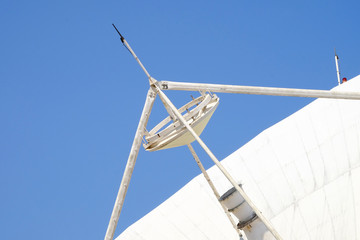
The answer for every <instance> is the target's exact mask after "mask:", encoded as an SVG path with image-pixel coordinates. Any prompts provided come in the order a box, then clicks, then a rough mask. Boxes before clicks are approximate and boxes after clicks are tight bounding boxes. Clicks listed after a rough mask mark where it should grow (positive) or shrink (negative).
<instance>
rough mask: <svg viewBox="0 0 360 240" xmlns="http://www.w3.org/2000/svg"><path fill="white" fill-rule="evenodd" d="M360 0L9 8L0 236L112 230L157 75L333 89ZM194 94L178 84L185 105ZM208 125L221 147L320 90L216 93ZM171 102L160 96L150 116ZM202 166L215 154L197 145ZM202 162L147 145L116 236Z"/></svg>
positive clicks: (1, 91) (2, 51)
mask: <svg viewBox="0 0 360 240" xmlns="http://www.w3.org/2000/svg"><path fill="white" fill-rule="evenodd" d="M359 10H360V2H359V1H355V0H354V1H297V2H296V3H295V2H294V1H250V2H249V1H241V0H236V1H176V2H175V1H22V0H20V1H14V0H3V1H2V3H1V8H0V29H1V38H0V43H1V44H0V114H1V115H0V116H1V117H0V196H1V197H0V208H1V209H0V232H1V239H54V240H55V239H102V238H103V237H104V234H105V231H106V228H107V224H108V221H109V218H110V214H111V211H112V208H113V203H114V201H115V197H116V194H117V190H118V187H119V184H120V180H121V177H122V173H123V170H124V167H125V163H126V160H127V157H128V154H129V150H130V146H131V144H132V139H133V136H134V133H135V130H136V126H137V123H138V119H139V117H140V113H141V110H142V106H143V104H144V100H145V95H146V92H147V89H148V85H147V84H148V82H147V79H146V76H145V75H144V73H143V72H142V71H141V69H140V68H139V67H138V66H137V64H136V62H135V60H134V59H133V58H132V57H131V56H130V54H129V53H128V51H127V50H126V49H125V48H124V47H123V46H122V44H121V42H120V40H119V37H118V35H117V33H116V32H115V31H114V29H113V27H112V25H111V24H112V23H115V24H116V25H117V27H118V29H119V30H120V31H121V32H122V34H123V35H124V36H125V38H126V39H127V40H128V42H129V43H130V45H131V46H132V47H133V49H134V50H135V52H136V53H137V55H138V56H139V57H140V58H141V60H142V62H143V63H144V65H145V66H146V67H147V69H148V71H149V72H150V74H151V75H152V76H153V77H154V78H156V79H157V80H172V81H188V82H209V83H224V84H241V85H256V86H276V87H294V88H311V89H330V88H332V87H334V86H336V84H337V79H336V73H335V64H334V47H336V49H337V52H338V54H339V56H340V66H341V70H342V74H343V76H346V77H348V78H352V77H354V76H356V75H358V74H360V45H359V43H360V31H359V23H360V15H359ZM190 94H192V95H194V96H195V95H196V93H184V92H181V93H176V92H171V93H170V92H169V97H170V99H172V100H173V101H174V103H175V104H176V105H177V106H179V107H180V106H181V105H182V104H184V103H186V102H187V101H189V100H190ZM218 95H219V96H220V98H221V103H220V105H219V107H218V110H217V111H216V112H215V114H214V116H213V118H212V120H211V121H210V123H209V125H208V127H207V128H206V129H205V131H204V133H203V134H202V138H203V140H204V141H205V143H207V145H208V146H209V147H210V148H211V149H212V150H213V152H214V154H215V155H216V156H217V157H218V158H219V159H222V158H224V157H226V156H227V155H229V154H230V153H232V152H233V151H234V150H236V149H237V148H239V147H240V146H242V145H243V144H245V143H246V142H247V141H249V140H250V139H252V138H253V137H255V136H256V135H257V134H259V133H260V132H261V131H263V130H264V129H266V128H267V127H269V126H271V125H272V124H274V123H276V122H278V121H279V120H281V119H283V118H284V117H286V116H288V115H289V114H291V113H293V112H294V111H296V110H298V109H300V108H301V107H302V106H304V105H306V104H307V103H309V102H310V101H311V100H310V99H297V98H286V97H257V96H243V95H226V94H218ZM165 116H166V112H165V110H164V109H163V107H162V105H161V103H160V101H159V100H158V101H157V102H156V103H155V106H154V111H153V113H152V115H151V118H150V121H149V125H150V127H152V126H154V125H155V124H156V123H157V122H159V121H160V120H161V119H162V118H163V117H165ZM194 147H195V149H196V150H197V152H198V153H199V155H200V157H201V159H202V160H203V162H204V164H205V166H206V167H207V168H208V167H210V166H212V165H213V164H212V163H211V162H210V160H209V158H208V157H207V156H206V155H204V154H203V152H202V150H201V149H200V147H199V146H198V145H197V144H194ZM199 173H200V170H199V169H198V168H197V165H196V163H195V162H194V161H193V159H192V158H191V155H190V153H189V151H188V149H187V148H185V147H182V148H177V149H170V150H164V151H159V152H155V153H149V152H145V151H144V149H143V148H142V149H141V151H140V153H139V157H138V161H137V165H136V167H135V171H134V175H133V179H132V181H131V184H130V187H129V191H128V195H127V198H126V201H125V205H124V209H123V212H122V214H121V216H120V221H119V225H118V228H117V231H116V236H117V235H118V234H119V233H120V232H122V231H123V230H124V229H125V228H126V227H127V226H129V225H131V224H132V223H133V222H135V221H136V220H137V219H139V218H140V217H142V216H143V215H145V214H146V213H148V212H149V211H151V210H152V209H153V208H154V207H156V206H157V205H158V204H160V203H161V202H163V201H164V200H166V199H167V198H168V197H169V196H171V195H172V194H173V193H175V192H176V191H177V190H178V189H179V188H181V187H182V186H183V185H185V184H186V183H187V182H188V181H190V180H191V179H192V178H193V177H195V176H196V175H198V174H199Z"/></svg>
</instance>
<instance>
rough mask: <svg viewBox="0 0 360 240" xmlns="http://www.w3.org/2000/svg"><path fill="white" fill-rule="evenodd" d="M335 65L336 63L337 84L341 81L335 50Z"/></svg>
mask: <svg viewBox="0 0 360 240" xmlns="http://www.w3.org/2000/svg"><path fill="white" fill-rule="evenodd" d="M335 65H336V75H337V79H338V85H340V84H341V82H340V70H339V57H338V55H337V54H336V51H335Z"/></svg>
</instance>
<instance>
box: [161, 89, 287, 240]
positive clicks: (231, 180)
mask: <svg viewBox="0 0 360 240" xmlns="http://www.w3.org/2000/svg"><path fill="white" fill-rule="evenodd" d="M154 87H155V88H156V89H157V91H156V92H157V93H158V94H159V96H161V97H162V98H163V99H164V101H166V103H167V104H168V105H169V106H170V108H171V109H172V110H173V112H174V114H175V115H176V117H177V118H178V119H179V121H180V122H181V123H182V124H184V126H185V127H186V128H187V129H188V131H189V132H190V133H191V135H193V137H194V138H195V139H196V141H197V142H198V143H199V144H200V146H201V147H202V148H203V149H204V150H205V152H206V153H207V154H208V155H209V157H210V158H211V159H212V160H213V162H214V163H215V165H216V166H217V167H218V168H219V169H220V171H221V172H222V173H223V174H224V176H225V177H226V178H227V179H228V180H229V182H230V183H231V184H232V185H233V187H234V188H235V189H236V190H237V191H238V192H239V193H240V195H241V196H242V197H243V198H244V200H245V201H246V202H247V203H248V204H249V206H250V207H251V208H252V210H253V211H254V212H255V213H256V215H257V216H258V217H259V218H260V219H261V221H262V222H263V223H264V225H265V226H266V227H267V229H268V230H269V231H270V232H271V233H272V235H273V236H274V238H275V239H277V240H282V238H281V236H280V235H279V233H278V232H277V231H276V229H275V228H274V227H273V226H272V224H271V223H270V221H269V220H267V219H266V218H265V216H264V215H263V214H262V212H261V211H260V210H259V209H258V208H257V207H256V206H255V204H254V203H253V202H252V201H251V200H250V198H249V197H248V196H247V194H246V193H245V192H244V191H243V190H242V189H241V188H240V187H239V185H238V184H237V182H236V181H235V179H234V178H233V177H232V176H231V175H230V174H229V173H228V171H227V170H226V169H225V168H224V167H223V165H222V164H221V163H220V161H219V160H218V159H217V158H216V157H215V155H214V154H213V153H212V152H211V151H210V149H209V148H208V147H207V146H206V144H205V143H204V142H203V141H202V140H201V139H200V137H199V136H198V135H197V134H196V132H195V131H194V130H193V129H192V127H191V126H190V125H189V123H187V121H186V120H185V118H184V117H183V116H182V115H181V113H180V112H179V111H178V110H177V108H176V107H175V106H174V105H173V104H172V102H171V101H170V99H169V98H168V97H167V96H166V95H165V94H164V93H163V92H162V91H161V89H160V88H159V87H158V86H157V85H154Z"/></svg>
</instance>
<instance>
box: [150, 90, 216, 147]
mask: <svg viewBox="0 0 360 240" xmlns="http://www.w3.org/2000/svg"><path fill="white" fill-rule="evenodd" d="M201 98H203V101H202V102H201V103H200V104H199V105H198V106H196V107H195V108H194V109H192V110H190V112H187V113H185V114H184V116H183V117H184V119H185V120H186V121H187V122H188V123H189V125H191V127H192V128H193V129H194V130H195V132H196V134H197V135H200V134H201V133H202V131H203V130H204V129H205V127H206V125H207V123H208V122H209V120H210V118H211V116H212V115H213V113H214V112H215V110H216V108H217V106H218V105H219V98H218V97H217V96H216V95H213V96H210V95H209V94H207V95H205V96H203V97H201ZM192 102H193V103H194V105H195V103H197V102H198V101H197V100H196V99H195V100H193V101H192ZM185 106H191V105H188V104H186V105H185ZM180 109H182V110H183V111H186V109H183V108H180ZM179 112H180V111H179ZM180 113H181V112H180ZM175 118H176V116H175ZM176 119H177V118H176ZM161 123H162V124H163V126H164V125H166V123H167V121H162V122H161ZM159 128H160V129H161V126H159V125H157V126H155V129H159ZM145 140H146V141H148V143H147V144H144V148H145V149H146V150H147V151H157V150H163V149H167V148H174V147H179V146H184V145H187V144H189V143H192V142H193V141H194V140H195V138H194V137H193V136H192V135H191V134H190V133H189V131H188V130H187V129H186V128H185V127H184V126H183V125H182V123H181V122H180V121H178V120H176V121H175V122H173V123H171V124H170V125H169V126H167V127H166V128H165V129H163V130H161V131H157V132H154V131H153V130H151V131H150V133H149V136H147V137H146V138H145Z"/></svg>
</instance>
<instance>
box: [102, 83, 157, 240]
mask: <svg viewBox="0 0 360 240" xmlns="http://www.w3.org/2000/svg"><path fill="white" fill-rule="evenodd" d="M155 98H156V93H155V92H154V91H153V89H152V88H150V89H149V91H148V93H147V96H146V101H145V105H144V108H143V111H142V113H141V117H140V121H139V124H138V127H137V129H136V133H135V137H134V141H133V144H132V147H131V150H130V155H129V158H128V161H127V164H126V167H125V171H124V175H123V178H122V181H121V184H120V188H119V192H118V194H117V197H116V201H115V205H114V209H113V211H112V214H111V218H110V222H109V225H108V228H107V230H106V235H105V240H112V239H113V238H114V233H115V229H116V226H117V223H118V221H119V217H120V212H121V209H122V206H123V204H124V200H125V196H126V192H127V189H128V187H129V183H130V180H131V175H132V173H133V170H134V167H135V163H136V158H137V156H138V153H139V149H140V146H141V141H142V137H143V136H144V132H145V128H146V125H147V122H148V120H149V116H150V113H151V109H152V107H153V104H154V101H155Z"/></svg>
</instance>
